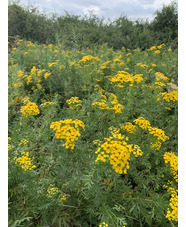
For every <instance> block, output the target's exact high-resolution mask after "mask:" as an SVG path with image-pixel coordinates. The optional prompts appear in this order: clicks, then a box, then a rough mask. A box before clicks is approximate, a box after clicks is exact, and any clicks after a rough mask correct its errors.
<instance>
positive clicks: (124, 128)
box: [120, 122, 136, 134]
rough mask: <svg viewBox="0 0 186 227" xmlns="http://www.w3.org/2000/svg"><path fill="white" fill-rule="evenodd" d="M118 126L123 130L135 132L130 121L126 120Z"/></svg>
mask: <svg viewBox="0 0 186 227" xmlns="http://www.w3.org/2000/svg"><path fill="white" fill-rule="evenodd" d="M120 128H121V129H123V130H126V131H127V132H128V133H130V134H132V133H135V132H136V126H135V125H133V124H132V123H131V122H126V123H125V126H121V127H120Z"/></svg>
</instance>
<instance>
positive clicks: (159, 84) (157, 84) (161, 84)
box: [155, 82, 166, 88]
mask: <svg viewBox="0 0 186 227" xmlns="http://www.w3.org/2000/svg"><path fill="white" fill-rule="evenodd" d="M155 85H156V87H157V88H161V87H164V86H166V85H165V84H164V83H162V82H155Z"/></svg>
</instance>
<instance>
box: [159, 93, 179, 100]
mask: <svg viewBox="0 0 186 227" xmlns="http://www.w3.org/2000/svg"><path fill="white" fill-rule="evenodd" d="M160 96H162V97H163V100H165V101H166V102H170V101H173V102H176V101H178V91H172V92H169V93H168V92H161V93H160V94H159V96H158V99H157V100H158V101H159V100H161V99H160Z"/></svg>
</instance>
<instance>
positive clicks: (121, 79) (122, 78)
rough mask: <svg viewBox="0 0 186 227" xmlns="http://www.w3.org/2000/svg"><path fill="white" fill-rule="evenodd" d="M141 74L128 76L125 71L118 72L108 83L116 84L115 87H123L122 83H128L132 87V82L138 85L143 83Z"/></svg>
mask: <svg viewBox="0 0 186 227" xmlns="http://www.w3.org/2000/svg"><path fill="white" fill-rule="evenodd" d="M142 76H143V74H136V75H134V76H133V74H130V73H128V72H126V71H118V73H117V74H116V75H115V76H113V77H112V78H111V79H110V81H111V83H116V86H117V87H124V85H123V83H126V82H130V86H133V85H134V82H137V83H140V82H142V81H143V77H142Z"/></svg>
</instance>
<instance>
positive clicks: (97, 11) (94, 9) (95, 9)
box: [82, 5, 101, 15]
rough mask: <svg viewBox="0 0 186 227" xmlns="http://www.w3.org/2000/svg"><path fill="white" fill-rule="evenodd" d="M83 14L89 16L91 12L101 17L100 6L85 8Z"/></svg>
mask: <svg viewBox="0 0 186 227" xmlns="http://www.w3.org/2000/svg"><path fill="white" fill-rule="evenodd" d="M82 11H83V14H84V15H89V14H90V13H91V12H92V13H93V14H95V15H100V14H101V10H100V8H99V7H98V6H94V5H91V6H88V7H83V8H82Z"/></svg>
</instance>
